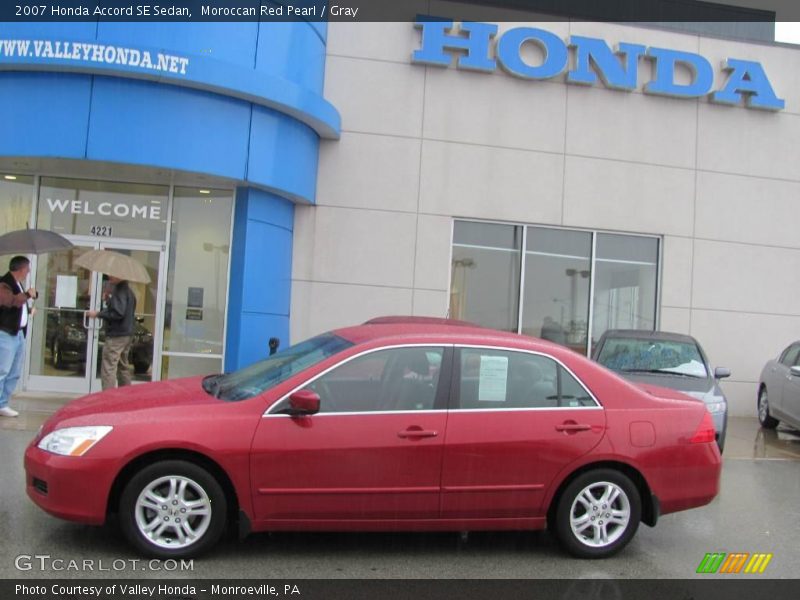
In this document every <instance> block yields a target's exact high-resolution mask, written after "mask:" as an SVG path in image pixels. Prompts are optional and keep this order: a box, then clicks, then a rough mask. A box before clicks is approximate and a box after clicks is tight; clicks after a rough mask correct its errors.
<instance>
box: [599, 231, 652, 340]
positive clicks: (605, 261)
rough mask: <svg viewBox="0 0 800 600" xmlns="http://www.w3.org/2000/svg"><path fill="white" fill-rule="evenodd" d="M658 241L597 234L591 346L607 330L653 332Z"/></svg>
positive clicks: (637, 237) (638, 237)
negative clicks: (644, 330) (643, 330)
mask: <svg viewBox="0 0 800 600" xmlns="http://www.w3.org/2000/svg"><path fill="white" fill-rule="evenodd" d="M657 277H658V240H657V239H656V238H649V237H642V236H628V235H611V234H605V233H598V234H597V259H596V261H595V284H594V304H593V310H594V313H593V316H592V343H594V342H596V341H597V340H598V339H599V338H600V336H601V335H602V334H603V332H605V331H606V330H608V329H646V330H651V331H652V330H654V329H655V324H656V281H657Z"/></svg>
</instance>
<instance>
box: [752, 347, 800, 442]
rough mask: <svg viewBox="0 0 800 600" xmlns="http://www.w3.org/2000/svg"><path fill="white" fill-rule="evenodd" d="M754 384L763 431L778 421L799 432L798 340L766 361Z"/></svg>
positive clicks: (799, 379) (799, 359) (799, 380)
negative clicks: (756, 383) (756, 385)
mask: <svg viewBox="0 0 800 600" xmlns="http://www.w3.org/2000/svg"><path fill="white" fill-rule="evenodd" d="M758 381H759V383H758V420H759V422H760V423H761V426H762V427H763V428H764V429H774V428H775V427H777V425H778V423H779V422H780V421H783V422H784V423H785V424H786V425H791V426H792V427H794V428H795V429H800V341H798V342H794V343H793V344H790V345H789V347H788V348H786V349H785V350H784V351H783V352H782V353H781V355H780V356H779V357H778V358H776V359H773V360H770V361H769V362H768V363H767V364H766V365H764V369H763V370H762V371H761V377H760V378H759V380H758Z"/></svg>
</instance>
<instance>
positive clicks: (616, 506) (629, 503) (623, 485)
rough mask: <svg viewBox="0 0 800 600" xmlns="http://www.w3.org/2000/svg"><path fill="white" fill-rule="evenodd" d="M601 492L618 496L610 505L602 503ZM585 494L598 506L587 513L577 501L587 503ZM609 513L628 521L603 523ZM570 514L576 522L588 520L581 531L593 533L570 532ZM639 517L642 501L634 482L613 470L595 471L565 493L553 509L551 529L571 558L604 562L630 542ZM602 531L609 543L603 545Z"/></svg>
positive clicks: (571, 530) (589, 508) (587, 473)
mask: <svg viewBox="0 0 800 600" xmlns="http://www.w3.org/2000/svg"><path fill="white" fill-rule="evenodd" d="M592 488H594V489H592ZM604 490H613V491H615V492H619V493H618V495H617V496H616V498H615V499H614V500H613V502H612V503H611V504H610V505H609V504H605V505H604V504H603V503H602V498H603V494H602V493H601V492H603V491H604ZM587 492H588V493H589V494H591V496H592V498H593V499H594V500H595V501H597V504H591V506H590V507H588V511H587V507H586V504H587V503H586V502H584V503H581V501H580V500H579V497H583V498H584V500H586V496H582V494H585V493H587ZM595 507H596V509H597V510H595ZM612 510H616V511H619V512H620V513H625V512H627V515H628V517H627V520H626V521H625V522H624V523H620V522H618V521H616V520H615V521H612V522H611V523H609V522H608V521H606V519H608V518H609V516H611V517H613V515H612V512H611V511H612ZM573 511H574V514H575V517H576V519H581V518H584V517H585V518H586V519H587V522H586V528H585V529H584V530H583V531H586V529H588V528H591V529H592V531H589V532H587V533H586V534H585V535H579V533H576V532H575V531H573V528H572V523H571V517H572V516H573ZM593 513H594V514H593ZM641 517H642V500H641V497H640V495H639V490H638V489H636V486H635V485H634V484H633V482H632V481H631V480H630V479H629V478H628V477H627V476H626V475H625V474H623V473H621V472H619V471H615V470H614V469H595V470H593V471H587V472H586V473H582V474H581V475H579V476H578V477H576V478H575V479H574V480H573V481H572V482H570V484H569V485H567V487H566V488H565V489H564V492H563V493H562V494H561V496H560V498H559V501H558V506H557V507H556V512H555V524H554V529H555V534H556V537H557V538H558V540H559V542H560V543H561V545H562V546H563V547H564V549H565V550H566V551H567V552H569V553H570V554H572V555H573V556H576V557H578V558H606V557H609V556H612V555H614V554H616V553H617V552H619V551H620V550H622V549H623V548H624V547H625V546H626V545H627V544H628V542H630V541H631V539H632V538H633V536H634V535H635V534H636V530H637V529H638V528H639V521H641ZM618 518H619V517H618ZM595 522H596V523H597V525H595ZM603 526H605V528H604V529H603ZM601 530H604V531H605V532H606V535H607V537H608V538H610V539H608V540H607V541H605V542H604V541H603V539H602V537H601V536H600V535H599V534H600V531H601ZM590 534H591V535H590Z"/></svg>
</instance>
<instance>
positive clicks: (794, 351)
mask: <svg viewBox="0 0 800 600" xmlns="http://www.w3.org/2000/svg"><path fill="white" fill-rule="evenodd" d="M798 355H800V344H793V345H791V346H789V347H788V348H787V349H786V350H784V351H783V354H782V355H781V359H780V362H781V364H782V365H785V366H787V367H791V366H792V365H795V364H797V359H798Z"/></svg>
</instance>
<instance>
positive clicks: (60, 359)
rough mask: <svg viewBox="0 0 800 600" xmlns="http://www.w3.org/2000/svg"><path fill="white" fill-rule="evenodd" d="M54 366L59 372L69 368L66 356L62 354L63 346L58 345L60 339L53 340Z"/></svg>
mask: <svg viewBox="0 0 800 600" xmlns="http://www.w3.org/2000/svg"><path fill="white" fill-rule="evenodd" d="M53 366H54V367H55V368H56V369H59V370H61V369H65V368H66V366H67V363H65V362H64V356H63V355H62V354H61V344H59V343H58V338H56V339H54V340H53Z"/></svg>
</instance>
